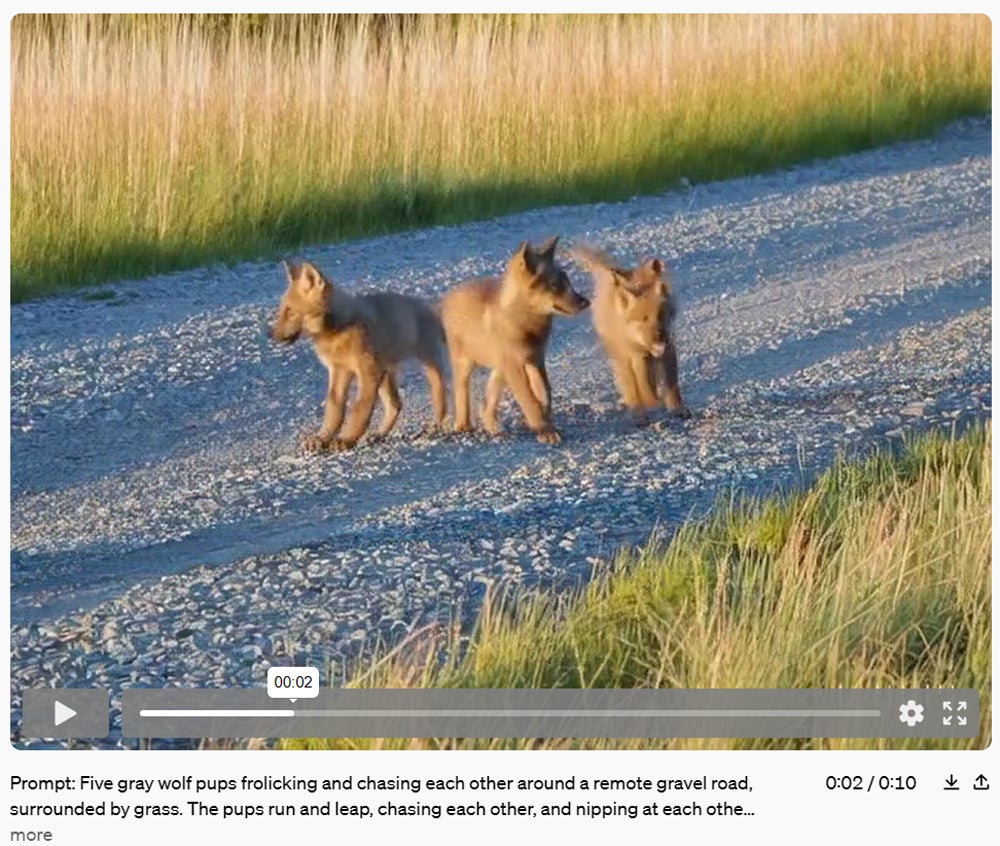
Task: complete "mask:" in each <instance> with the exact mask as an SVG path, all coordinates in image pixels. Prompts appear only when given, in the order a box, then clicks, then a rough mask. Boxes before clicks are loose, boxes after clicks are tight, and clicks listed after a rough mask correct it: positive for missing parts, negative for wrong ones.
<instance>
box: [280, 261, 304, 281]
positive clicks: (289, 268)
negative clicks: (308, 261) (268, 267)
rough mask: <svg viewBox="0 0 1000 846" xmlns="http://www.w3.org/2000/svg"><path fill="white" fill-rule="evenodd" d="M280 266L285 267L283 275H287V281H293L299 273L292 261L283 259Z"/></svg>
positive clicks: (297, 267)
mask: <svg viewBox="0 0 1000 846" xmlns="http://www.w3.org/2000/svg"><path fill="white" fill-rule="evenodd" d="M281 266H282V267H283V268H284V269H285V276H287V277H288V281H289V282H294V281H295V280H296V278H297V277H298V275H299V272H300V268H299V266H298V265H297V264H295V262H293V261H287V260H286V261H283V262H281Z"/></svg>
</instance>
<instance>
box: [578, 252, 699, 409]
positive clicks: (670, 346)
mask: <svg viewBox="0 0 1000 846" xmlns="http://www.w3.org/2000/svg"><path fill="white" fill-rule="evenodd" d="M572 253H573V255H574V256H575V257H576V258H577V259H579V260H580V261H581V262H582V263H583V264H584V265H585V266H586V267H587V268H588V269H589V270H590V272H591V274H592V275H593V277H594V307H593V309H592V314H593V319H594V328H595V329H596V330H597V334H598V337H600V339H601V343H602V344H603V345H604V349H605V351H606V352H607V354H608V360H609V361H610V362H611V369H612V371H613V372H614V376H615V383H616V384H617V386H618V391H619V393H620V394H621V397H622V400H624V402H625V405H626V406H627V407H628V408H629V409H630V410H631V411H632V413H633V415H635V417H636V419H637V420H641V419H642V417H643V415H644V412H645V410H646V409H648V408H656V407H657V406H659V404H660V402H662V403H663V404H664V405H666V407H667V408H668V409H670V410H671V411H672V412H673V413H674V414H676V415H678V416H679V417H690V416H691V412H690V411H688V409H687V407H686V406H685V405H684V401H683V400H682V399H681V389H680V385H679V383H678V379H677V350H676V348H675V347H674V339H673V322H674V317H675V315H676V311H677V309H676V303H675V301H674V294H673V290H672V288H671V285H670V277H669V271H668V270H667V268H666V267H665V266H664V264H663V262H662V261H660V259H658V258H651V259H648V260H647V261H645V262H643V263H642V264H640V265H639V266H638V267H636V268H626V267H621V266H620V265H618V264H616V263H615V262H614V261H613V260H612V259H610V258H608V257H607V256H606V255H605V254H604V253H602V252H600V251H599V250H596V249H594V248H593V247H590V246H588V245H586V244H577V245H574V247H573V249H572Z"/></svg>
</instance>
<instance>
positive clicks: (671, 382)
mask: <svg viewBox="0 0 1000 846" xmlns="http://www.w3.org/2000/svg"><path fill="white" fill-rule="evenodd" d="M655 365H656V373H657V377H656V382H657V385H658V387H659V389H660V390H661V391H662V394H663V404H664V405H665V406H666V407H667V408H668V409H670V411H672V412H673V413H674V414H675V415H676V416H677V417H683V418H685V419H686V418H688V417H690V416H691V412H690V411H689V410H688V407H687V406H686V405H684V400H683V399H681V386H680V383H679V381H678V378H677V350H676V348H675V347H674V341H673V338H670V337H669V336H668V338H667V348H666V350H664V352H663V355H662V356H661V357H660V358H658V359H656V361H655Z"/></svg>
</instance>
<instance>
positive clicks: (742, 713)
mask: <svg viewBox="0 0 1000 846" xmlns="http://www.w3.org/2000/svg"><path fill="white" fill-rule="evenodd" d="M139 716H140V717H150V718H151V717H163V718H171V717H179V718H203V717H211V718H217V717H331V718H344V717H376V718H382V719H391V718H399V717H409V718H421V719H425V718H431V717H451V718H473V719H478V718H481V717H580V718H588V717H602V718H604V717H612V718H618V719H634V718H636V717H643V718H648V717H657V718H666V717H671V718H675V717H763V718H770V719H773V718H775V717H782V718H783V717H834V718H836V717H841V718H854V717H880V716H882V712H881V711H877V710H869V711H862V710H856V709H855V710H839V711H830V710H822V709H815V708H807V709H792V710H789V709H785V710H776V709H773V708H772V709H757V710H754V709H747V708H742V709H735V708H729V709H722V710H719V709H715V710H695V709H690V708H689V709H686V710H662V709H661V710H649V709H638V708H629V709H625V710H617V711H608V710H603V711H599V710H593V709H590V710H581V709H573V710H566V709H562V710H553V709H536V710H524V709H519V710H511V709H493V710H482V709H478V710H455V709H443V708H437V709H434V710H431V711H414V710H408V709H402V708H397V709H395V710H385V709H380V710H360V709H353V710H344V709H340V710H318V709H314V708H310V709H308V710H288V709H287V708H282V709H277V708H276V709H273V710H269V709H266V708H244V709H239V708H227V709H179V708H173V709H172V708H143V709H142V710H140V711H139Z"/></svg>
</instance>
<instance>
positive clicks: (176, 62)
mask: <svg viewBox="0 0 1000 846" xmlns="http://www.w3.org/2000/svg"><path fill="white" fill-rule="evenodd" d="M390 23H391V22H390ZM990 49H991V45H990V24H989V21H988V19H987V18H986V17H985V16H947V15H938V16H725V17H720V16H642V17H637V16H535V17H521V16H478V15H477V16H471V15H470V16H420V17H417V18H415V19H407V20H406V21H404V22H399V21H397V22H395V23H392V24H391V25H386V22H385V19H384V18H370V17H360V18H347V19H345V18H343V17H337V16H332V17H312V16H309V17H302V18H298V19H290V18H286V17H279V16H275V17H270V18H263V19H260V20H256V22H255V26H252V27H251V26H238V25H233V26H227V25H220V21H219V16H211V17H209V18H206V19H202V18H198V17H179V16H163V17H160V18H145V17H139V16H119V17H118V18H114V17H112V18H108V17H88V16H69V17H65V18H61V19H53V18H52V17H41V16H37V17H36V16H30V15H22V16H18V17H17V18H16V19H15V20H14V22H13V26H12V40H11V50H12V56H11V75H12V101H11V117H12V130H11V158H12V163H11V193H12V196H11V207H12V227H11V265H12V267H11V270H12V277H13V289H12V292H13V295H14V297H15V298H19V297H23V296H27V295H30V294H31V293H32V292H36V291H39V290H45V289H47V288H49V287H52V286H55V285H64V284H74V283H79V282H84V281H94V280H102V279H105V278H108V277H116V276H122V275H128V274H142V273H147V272H151V271H156V270H163V269H169V268H174V267H182V266H189V265H192V264H194V263H198V262H203V261H207V260H212V259H219V258H235V257H251V256H257V255H264V254H267V253H270V252H272V251H274V250H277V249H281V248H287V247H291V246H294V245H300V244H304V243H310V242H320V241H325V240H330V239H336V238H340V237H345V236H350V235H356V234H360V233H368V232H378V231H383V230H388V229H394V228H399V227H405V226H412V225H421V224H427V223H432V222H442V221H454V220H460V219H468V218H474V217H478V216H485V215H491V214H495V213H498V212H504V211H510V210H513V209H517V208H523V207H528V206H537V205H542V204H546V203H550V202H554V201H560V202H567V201H569V202H573V201H583V200H592V199H601V198H611V197H621V196H627V195H630V194H634V193H636V192H649V191H655V190H659V189H662V188H664V187H666V186H669V185H670V184H672V183H674V182H676V181H677V180H678V179H680V178H681V177H686V178H688V179H691V180H703V179H711V178H718V177H724V176H730V175H734V174H739V173H746V172H751V171H755V170H759V169H762V168H770V167H774V166H778V165H781V164H784V163H788V162H792V161H795V160H799V159H802V158H804V157H812V156H820V155H828V154H832V153H837V152H843V151H847V150H852V149H856V148H859V147H863V146H866V145H871V144H875V143H878V142H881V141H885V140H889V139H894V138H897V137H903V136H910V135H915V134H921V133H926V132H929V131H931V130H933V129H934V128H935V127H937V126H939V125H940V124H941V123H942V122H944V121H946V120H948V119H951V118H954V117H957V116H960V115H964V114H968V113H971V112H976V111H985V110H988V109H989V104H990V75H991V53H990ZM521 235H522V233H512V239H513V240H516V239H517V238H519V237H520V236H521Z"/></svg>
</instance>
